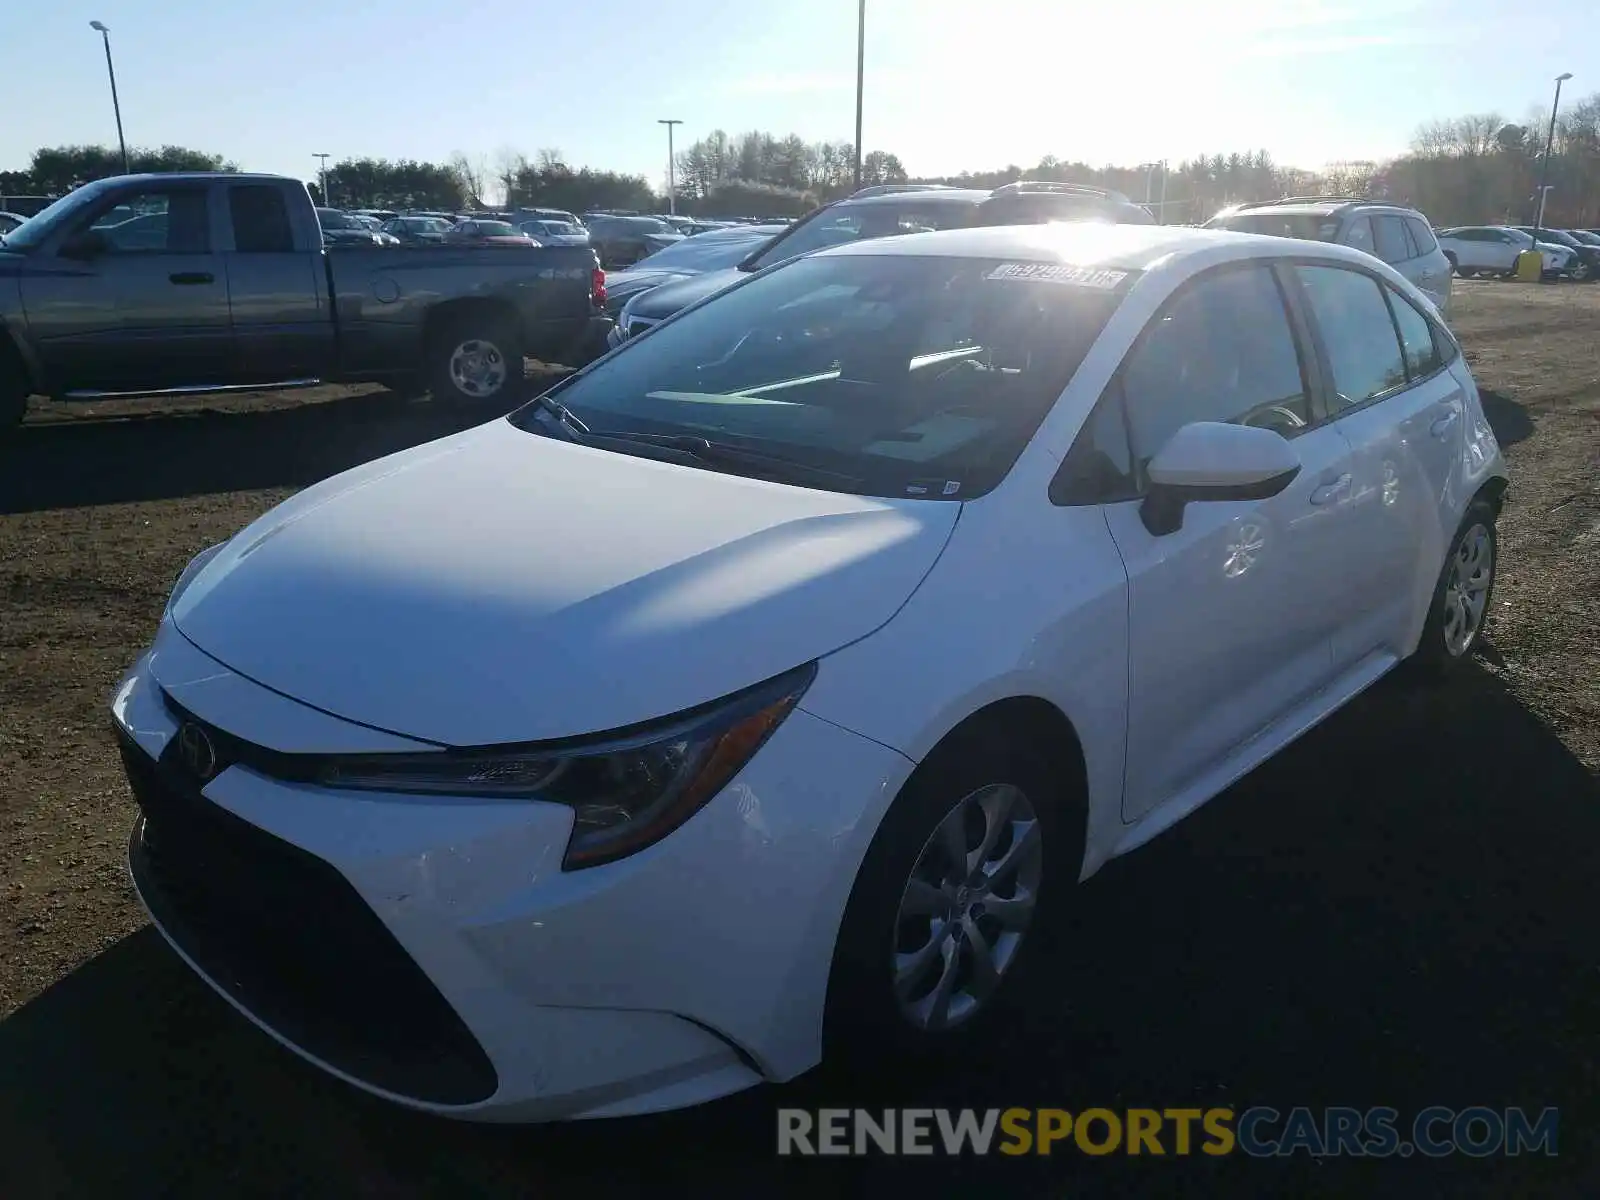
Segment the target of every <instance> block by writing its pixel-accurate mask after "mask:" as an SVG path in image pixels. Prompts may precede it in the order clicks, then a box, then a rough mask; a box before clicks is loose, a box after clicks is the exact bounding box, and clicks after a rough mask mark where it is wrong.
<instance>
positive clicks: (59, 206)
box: [6, 179, 117, 250]
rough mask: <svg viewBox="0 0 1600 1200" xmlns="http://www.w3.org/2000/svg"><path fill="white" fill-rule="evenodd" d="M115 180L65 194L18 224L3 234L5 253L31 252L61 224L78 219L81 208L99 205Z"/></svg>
mask: <svg viewBox="0 0 1600 1200" xmlns="http://www.w3.org/2000/svg"><path fill="white" fill-rule="evenodd" d="M116 183H117V180H115V179H99V180H96V181H95V182H94V183H90V184H86V185H84V186H83V187H81V188H79V189H78V190H77V191H75V192H68V193H67V194H66V195H65V196H63V197H61V199H59V200H57V201H56V202H55V203H53V204H50V205H47V206H46V207H45V208H42V209H40V210H39V211H38V212H37V213H36V214H34V215H33V216H32V217H29V218H28V219H27V220H26V221H24V222H23V223H22V224H21V225H18V226H17V227H16V228H15V229H13V230H12V231H11V232H10V233H8V234H6V249H7V250H31V249H33V247H35V246H37V245H38V244H39V243H40V242H42V241H44V240H45V239H46V238H47V237H49V236H50V235H51V234H52V233H54V232H55V231H56V230H57V229H58V228H60V227H61V226H62V225H63V224H70V223H71V222H73V221H75V220H76V219H77V216H78V213H79V212H80V211H82V210H83V209H84V208H87V207H89V206H90V205H92V204H96V203H98V202H99V200H100V197H101V196H103V195H104V194H105V193H106V189H108V188H110V187H113V186H115V185H116Z"/></svg>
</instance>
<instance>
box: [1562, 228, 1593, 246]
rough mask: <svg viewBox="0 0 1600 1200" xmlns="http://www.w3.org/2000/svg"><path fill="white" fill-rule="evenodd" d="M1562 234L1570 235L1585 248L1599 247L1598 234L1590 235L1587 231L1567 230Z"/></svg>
mask: <svg viewBox="0 0 1600 1200" xmlns="http://www.w3.org/2000/svg"><path fill="white" fill-rule="evenodd" d="M1564 232H1566V233H1570V234H1571V235H1572V236H1573V237H1575V238H1577V239H1578V240H1579V241H1580V242H1582V243H1583V244H1584V245H1585V246H1600V233H1592V232H1591V231H1589V230H1587V229H1568V230H1564Z"/></svg>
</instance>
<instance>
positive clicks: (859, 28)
mask: <svg viewBox="0 0 1600 1200" xmlns="http://www.w3.org/2000/svg"><path fill="white" fill-rule="evenodd" d="M866 69H867V0H860V5H859V7H858V9H857V12H856V191H858V192H859V191H860V190H861V91H862V84H863V83H864V82H865V80H866Z"/></svg>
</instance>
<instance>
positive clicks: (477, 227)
mask: <svg viewBox="0 0 1600 1200" xmlns="http://www.w3.org/2000/svg"><path fill="white" fill-rule="evenodd" d="M470 231H471V232H473V233H476V234H478V235H479V236H480V237H505V236H506V235H507V234H510V235H511V236H513V237H515V236H516V233H517V231H516V229H515V228H514V227H513V226H512V225H511V224H509V223H508V222H506V221H474V222H472V224H471V226H470Z"/></svg>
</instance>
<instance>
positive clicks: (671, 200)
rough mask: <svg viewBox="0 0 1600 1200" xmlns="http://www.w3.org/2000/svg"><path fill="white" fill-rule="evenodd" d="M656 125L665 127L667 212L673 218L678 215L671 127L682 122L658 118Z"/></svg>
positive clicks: (676, 180) (674, 156)
mask: <svg viewBox="0 0 1600 1200" xmlns="http://www.w3.org/2000/svg"><path fill="white" fill-rule="evenodd" d="M656 124H657V125H665V126H666V127H667V211H668V212H669V213H671V214H672V215H673V216H677V215H678V175H677V164H676V163H675V162H674V161H673V160H674V159H675V158H676V157H677V155H676V154H675V153H674V152H673V149H672V127H673V126H674V125H682V124H683V122H682V121H679V120H678V119H676V118H670V119H669V118H658V119H657V121H656Z"/></svg>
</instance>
